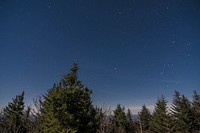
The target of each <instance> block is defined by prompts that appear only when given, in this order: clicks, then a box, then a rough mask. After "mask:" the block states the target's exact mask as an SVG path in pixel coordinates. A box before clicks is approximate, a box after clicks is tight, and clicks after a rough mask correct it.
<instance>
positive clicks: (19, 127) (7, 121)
mask: <svg viewBox="0 0 200 133" xmlns="http://www.w3.org/2000/svg"><path fill="white" fill-rule="evenodd" d="M2 118H3V119H2V121H1V126H2V127H1V129H3V131H2V132H8V133H26V132H27V129H26V127H25V123H24V92H22V94H21V95H17V96H16V98H15V99H13V100H12V102H10V103H8V105H7V106H6V107H5V108H4V109H3V112H2Z"/></svg>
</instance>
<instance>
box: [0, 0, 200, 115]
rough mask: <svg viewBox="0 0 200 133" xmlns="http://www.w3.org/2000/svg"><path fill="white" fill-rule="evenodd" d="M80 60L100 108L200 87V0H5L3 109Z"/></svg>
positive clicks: (0, 2)
mask: <svg viewBox="0 0 200 133" xmlns="http://www.w3.org/2000/svg"><path fill="white" fill-rule="evenodd" d="M74 60H75V61H76V62H77V63H78V65H79V68H80V69H79V79H80V80H81V81H83V83H84V84H85V85H86V86H88V88H89V89H92V90H93V94H92V100H93V104H94V105H98V106H107V107H109V106H114V107H115V106H116V105H117V104H118V103H120V104H122V105H124V106H126V107H130V108H133V111H134V110H135V111H136V110H138V109H140V108H141V106H142V105H143V104H146V105H147V106H149V107H152V106H153V105H154V103H155V101H156V100H157V97H158V96H161V95H162V94H163V95H164V96H165V97H166V98H167V100H168V101H171V100H172V96H173V94H174V91H175V90H178V91H180V92H181V93H182V94H184V95H186V96H188V97H189V98H190V97H191V96H192V94H193V90H197V92H200V91H199V90H200V1H199V0H28V1H27V0H0V108H2V107H3V106H5V105H7V103H8V102H10V101H11V99H12V98H14V97H15V96H16V95H17V94H20V93H21V92H22V91H25V103H26V104H27V105H32V103H33V102H32V99H33V98H38V97H39V96H41V95H42V94H45V93H46V91H47V90H48V89H50V88H51V87H52V86H53V84H54V83H56V82H59V80H60V79H61V78H62V76H63V75H64V74H65V73H68V72H69V69H70V67H71V65H72V64H73V61H74Z"/></svg>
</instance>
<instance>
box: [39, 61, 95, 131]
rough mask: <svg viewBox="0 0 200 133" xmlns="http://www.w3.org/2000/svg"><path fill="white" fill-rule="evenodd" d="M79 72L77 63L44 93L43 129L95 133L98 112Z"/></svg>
mask: <svg viewBox="0 0 200 133" xmlns="http://www.w3.org/2000/svg"><path fill="white" fill-rule="evenodd" d="M77 71H78V67H77V64H75V63H74V64H73V66H72V68H71V70H70V73H69V74H67V75H65V76H64V77H63V79H62V80H61V82H60V83H59V84H57V85H54V87H53V88H52V89H50V90H49V91H48V92H47V94H46V95H45V96H44V102H43V103H42V107H43V109H42V110H43V114H42V121H43V122H44V123H45V124H44V125H43V129H42V130H43V131H44V132H65V133H67V132H68V133H73V132H78V133H80V132H81V133H93V132H96V128H97V122H96V118H95V115H96V111H95V109H94V107H93V106H92V101H91V98H90V94H91V93H92V91H91V90H89V89H88V88H87V87H85V86H84V85H83V84H82V83H81V81H79V80H78V77H77Z"/></svg>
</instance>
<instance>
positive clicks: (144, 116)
mask: <svg viewBox="0 0 200 133" xmlns="http://www.w3.org/2000/svg"><path fill="white" fill-rule="evenodd" d="M139 118H140V123H141V128H142V130H143V131H149V122H150V119H151V113H150V111H149V109H148V108H147V107H146V105H143V106H142V109H141V111H140V112H139Z"/></svg>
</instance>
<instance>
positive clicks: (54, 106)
mask: <svg viewBox="0 0 200 133" xmlns="http://www.w3.org/2000/svg"><path fill="white" fill-rule="evenodd" d="M77 72H78V66H77V64H75V63H74V64H73V66H72V67H71V69H70V72H69V73H68V74H66V75H64V76H63V78H62V79H61V80H60V82H59V83H56V84H54V85H53V87H52V88H51V89H49V90H48V91H47V92H46V94H43V95H42V96H41V97H40V98H39V99H35V100H34V104H35V107H34V108H32V107H26V106H25V103H24V95H25V93H24V92H22V93H21V94H19V95H17V96H16V97H15V98H13V99H12V101H11V102H9V103H8V105H7V106H6V107H4V108H3V109H2V110H1V113H0V132H1V133H199V132H200V95H199V94H198V93H197V92H196V91H194V93H193V96H192V99H191V100H189V99H188V98H187V97H185V96H184V95H182V94H181V93H180V92H178V91H175V92H174V95H173V100H172V105H171V106H170V107H168V106H167V100H166V99H165V97H164V96H163V95H162V96H160V97H158V99H157V102H156V103H155V109H154V111H153V112H150V110H149V109H148V108H147V107H146V105H143V106H142V107H141V111H140V112H138V118H137V119H133V117H132V116H133V115H132V113H131V110H130V109H126V108H125V107H124V106H122V105H120V104H118V105H117V106H116V108H115V109H114V110H111V109H106V108H101V107H94V105H93V104H92V99H91V97H90V95H91V94H92V90H90V89H89V88H87V87H86V86H85V85H84V84H83V83H82V82H81V81H80V80H79V79H78V75H77Z"/></svg>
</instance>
